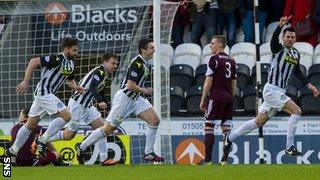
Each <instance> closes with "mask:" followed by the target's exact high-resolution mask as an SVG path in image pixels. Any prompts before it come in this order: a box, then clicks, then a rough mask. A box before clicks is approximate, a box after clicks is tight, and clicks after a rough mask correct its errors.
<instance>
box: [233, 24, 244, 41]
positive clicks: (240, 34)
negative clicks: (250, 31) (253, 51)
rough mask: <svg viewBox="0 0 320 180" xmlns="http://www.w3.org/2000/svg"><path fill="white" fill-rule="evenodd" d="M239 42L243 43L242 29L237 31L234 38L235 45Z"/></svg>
mask: <svg viewBox="0 0 320 180" xmlns="http://www.w3.org/2000/svg"><path fill="white" fill-rule="evenodd" d="M241 42H244V33H243V30H242V27H241V28H238V29H237V32H236V37H235V43H241Z"/></svg>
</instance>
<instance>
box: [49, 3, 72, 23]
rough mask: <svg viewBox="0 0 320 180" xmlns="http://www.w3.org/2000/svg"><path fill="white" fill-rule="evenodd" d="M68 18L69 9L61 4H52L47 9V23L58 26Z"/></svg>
mask: <svg viewBox="0 0 320 180" xmlns="http://www.w3.org/2000/svg"><path fill="white" fill-rule="evenodd" d="M66 17H67V9H66V8H65V7H64V6H63V5H62V4H61V3H50V4H49V5H48V7H47V9H46V21H47V22H49V23H51V24H53V25H58V24H62V23H63V22H64V20H65V19H66Z"/></svg>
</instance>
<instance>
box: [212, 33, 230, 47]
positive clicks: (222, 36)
mask: <svg viewBox="0 0 320 180" xmlns="http://www.w3.org/2000/svg"><path fill="white" fill-rule="evenodd" d="M212 39H217V40H218V41H219V42H220V43H221V44H222V47H223V48H225V47H226V44H227V41H226V37H225V36H224V35H214V36H213V38H212Z"/></svg>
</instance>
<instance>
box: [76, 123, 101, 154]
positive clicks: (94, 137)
mask: <svg viewBox="0 0 320 180" xmlns="http://www.w3.org/2000/svg"><path fill="white" fill-rule="evenodd" d="M103 137H106V135H105V133H104V132H103V129H102V127H100V128H98V129H96V130H94V131H92V133H91V134H90V135H89V136H88V137H87V138H86V139H85V140H84V141H83V142H82V143H81V145H80V149H82V150H83V151H85V150H86V149H87V148H88V147H89V146H90V145H91V144H94V143H96V142H97V141H98V140H100V139H101V138H103Z"/></svg>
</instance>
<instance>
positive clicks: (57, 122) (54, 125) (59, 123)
mask: <svg viewBox="0 0 320 180" xmlns="http://www.w3.org/2000/svg"><path fill="white" fill-rule="evenodd" d="M66 124H67V122H66V121H65V120H63V119H62V118H61V117H57V118H55V119H54V120H53V121H52V122H51V123H50V125H49V127H48V129H47V131H46V132H45V133H44V134H43V135H42V136H41V138H40V139H39V141H41V142H43V143H46V142H47V141H48V139H49V138H50V137H51V136H53V135H54V134H56V133H57V132H58V131H59V130H61V129H62V128H63V126H64V125H66Z"/></svg>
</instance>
